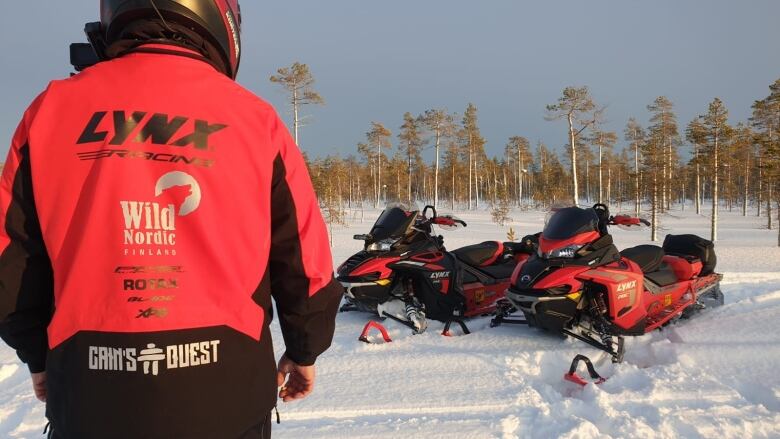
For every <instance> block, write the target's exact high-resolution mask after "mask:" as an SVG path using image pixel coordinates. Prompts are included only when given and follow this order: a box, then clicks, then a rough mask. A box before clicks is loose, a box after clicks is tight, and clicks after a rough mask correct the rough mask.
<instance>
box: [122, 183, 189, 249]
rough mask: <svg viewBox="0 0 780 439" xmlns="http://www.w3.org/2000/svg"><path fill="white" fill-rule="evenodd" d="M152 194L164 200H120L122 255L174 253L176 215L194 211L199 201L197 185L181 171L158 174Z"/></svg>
mask: <svg viewBox="0 0 780 439" xmlns="http://www.w3.org/2000/svg"><path fill="white" fill-rule="evenodd" d="M154 195H155V197H156V198H157V199H158V200H160V201H163V202H162V203H161V202H158V201H120V202H119V205H120V207H121V209H122V216H123V217H124V241H123V243H124V245H125V246H126V248H125V256H136V255H137V256H168V255H171V256H176V249H175V248H174V247H175V246H176V218H177V217H183V216H187V215H189V214H190V213H192V212H194V211H195V210H196V209H197V208H198V206H199V205H200V201H201V191H200V185H199V184H198V182H197V181H196V180H195V178H193V177H192V176H191V175H189V174H187V173H185V172H181V171H174V172H169V173H167V174H165V175H163V176H162V177H160V179H159V180H157V184H156V185H155V189H154ZM129 246H143V248H131V247H129Z"/></svg>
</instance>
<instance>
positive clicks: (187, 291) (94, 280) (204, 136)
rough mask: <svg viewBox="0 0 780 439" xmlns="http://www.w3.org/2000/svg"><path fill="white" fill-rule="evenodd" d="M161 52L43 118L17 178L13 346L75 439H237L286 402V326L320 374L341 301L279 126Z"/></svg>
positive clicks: (6, 320) (3, 195)
mask: <svg viewBox="0 0 780 439" xmlns="http://www.w3.org/2000/svg"><path fill="white" fill-rule="evenodd" d="M196 58H197V57H194V56H193V53H191V52H188V51H186V50H183V49H179V48H174V47H173V46H143V47H142V48H141V49H137V50H136V51H135V52H133V53H129V54H127V55H125V56H122V57H120V58H117V59H114V60H111V61H107V62H102V63H100V64H97V65H96V66H94V67H91V68H88V69H87V70H85V71H84V72H82V73H80V74H78V75H76V76H73V77H71V78H69V79H66V80H62V81H54V82H52V83H51V84H50V85H49V87H48V89H47V90H46V91H45V92H44V93H42V94H41V95H40V96H39V97H38V98H37V99H36V100H35V101H34V102H33V104H32V105H31V106H30V108H29V109H28V110H27V112H26V113H25V115H24V118H23V120H22V122H21V124H20V126H19V128H18V130H17V132H16V134H15V136H14V138H13V143H12V145H11V150H10V152H9V155H8V159H7V162H6V164H5V169H4V170H3V174H2V181H1V183H0V218H2V220H3V221H4V227H2V228H1V229H0V251H2V253H1V254H0V335H2V338H3V339H4V340H5V341H6V342H7V343H8V344H9V345H10V346H11V347H13V348H14V349H16V351H17V353H18V355H19V358H20V359H21V360H22V361H23V362H25V363H26V364H27V365H28V366H29V368H30V371H32V372H40V371H44V370H45V371H46V372H47V379H48V401H47V415H48V417H49V419H50V420H51V422H52V426H53V428H54V429H55V432H56V433H57V435H58V436H61V437H66V438H71V437H77V438H107V437H111V438H119V437H130V438H140V437H144V438H152V437H154V438H158V437H159V438H201V437H203V438H237V437H248V435H249V433H247V432H249V431H251V430H252V429H253V428H255V427H256V426H257V425H259V424H261V423H263V421H264V420H265V419H266V416H267V415H268V414H269V413H270V410H271V409H272V407H273V406H274V404H275V401H276V378H275V372H276V369H275V367H276V366H275V361H274V352H273V347H272V343H271V335H270V331H269V328H268V326H269V323H270V321H271V319H272V308H271V298H272V297H273V299H274V301H275V302H276V307H277V311H278V314H279V320H280V324H281V328H282V333H283V335H284V342H285V346H286V353H287V355H288V357H290V359H292V360H293V361H295V362H297V363H299V364H302V365H310V364H313V363H314V361H315V359H316V358H317V356H318V355H320V354H321V353H322V352H323V351H325V350H326V349H327V348H328V347H329V346H330V343H331V340H332V336H333V331H334V325H335V323H334V320H335V314H336V310H337V307H338V302H339V300H340V297H341V289H340V286H339V285H338V283H336V282H335V281H334V279H333V265H332V259H331V255H330V250H329V246H328V238H327V231H326V228H325V225H324V222H323V219H322V216H321V214H320V211H319V208H318V203H317V200H316V197H315V194H314V191H313V189H312V184H311V180H310V178H309V175H308V173H307V170H306V165H305V162H304V159H303V156H302V154H301V153H300V151H299V150H298V148H297V146H296V145H295V144H294V142H293V140H292V138H291V137H290V135H289V132H288V131H287V129H286V127H285V126H284V124H283V123H282V122H281V120H280V119H279V117H278V115H277V114H276V112H275V111H274V110H273V109H272V107H271V106H270V105H269V104H267V103H266V102H264V101H262V100H261V99H259V98H257V97H256V96H254V95H253V94H252V93H250V92H248V91H247V90H245V89H243V88H242V87H240V86H239V85H238V84H236V83H235V82H234V81H232V80H231V79H229V78H228V77H226V76H225V75H223V74H221V73H219V72H217V71H216V70H215V69H214V68H213V67H212V66H211V65H209V64H208V63H206V62H203V61H202V60H199V59H196Z"/></svg>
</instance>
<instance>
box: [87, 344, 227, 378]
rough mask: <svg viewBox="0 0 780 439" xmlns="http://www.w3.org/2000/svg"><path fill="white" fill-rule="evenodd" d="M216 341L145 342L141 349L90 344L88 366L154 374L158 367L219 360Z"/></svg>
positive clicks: (169, 367)
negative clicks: (169, 343)
mask: <svg viewBox="0 0 780 439" xmlns="http://www.w3.org/2000/svg"><path fill="white" fill-rule="evenodd" d="M219 343H220V341H219V340H209V341H203V342H195V343H186V344H178V345H171V346H166V347H165V348H160V347H157V345H155V344H154V343H149V344H147V345H146V347H145V348H143V349H136V348H113V347H106V346H90V347H89V369H90V370H104V371H115V372H142V373H143V374H144V375H152V376H157V375H159V374H160V371H161V370H172V369H183V368H187V367H198V366H205V365H207V364H214V363H217V362H219V352H218V351H219ZM163 368H164V369H163Z"/></svg>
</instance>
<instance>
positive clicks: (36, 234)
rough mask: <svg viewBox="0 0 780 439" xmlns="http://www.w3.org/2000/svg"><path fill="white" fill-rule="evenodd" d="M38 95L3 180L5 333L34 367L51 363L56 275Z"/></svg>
mask: <svg viewBox="0 0 780 439" xmlns="http://www.w3.org/2000/svg"><path fill="white" fill-rule="evenodd" d="M40 100H41V98H40V97H39V98H38V99H37V100H36V101H35V102H34V103H33V105H32V106H31V107H30V109H29V110H28V111H27V113H25V116H24V119H23V120H22V122H21V124H20V125H19V128H18V129H17V131H16V134H15V135H14V139H13V141H12V144H11V149H10V151H9V152H8V159H7V160H6V163H5V167H4V168H3V173H2V180H0V221H2V227H0V337H2V339H3V340H4V341H5V342H6V343H8V345H9V346H11V347H12V348H13V349H15V350H16V353H17V355H18V356H19V359H20V360H21V361H22V362H24V363H26V364H27V366H28V368H29V369H30V372H33V373H36V372H43V371H44V370H45V369H46V353H47V350H48V341H47V340H48V338H47V334H46V328H47V327H48V325H49V322H50V321H51V316H52V310H53V302H54V280H53V279H54V276H53V273H52V267H51V262H50V260H49V256H48V253H47V252H46V247H45V246H44V243H43V237H42V234H41V227H40V224H39V222H38V214H37V212H36V209H35V197H34V196H33V187H32V175H31V166H30V147H29V143H28V134H29V125H30V122H31V120H32V118H33V115H34V113H35V111H36V109H37V106H38V103H39V102H40Z"/></svg>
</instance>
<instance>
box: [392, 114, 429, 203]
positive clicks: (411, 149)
mask: <svg viewBox="0 0 780 439" xmlns="http://www.w3.org/2000/svg"><path fill="white" fill-rule="evenodd" d="M420 124H421V121H420V120H419V119H418V118H415V117H414V116H412V113H409V112H406V113H405V114H404V123H403V125H401V132H400V133H398V140H399V147H402V148H404V149H405V150H406V158H407V163H408V168H407V171H408V173H407V176H408V182H407V192H406V199H407V201H409V204H411V203H412V167H413V164H414V163H415V162H419V161H420V149H421V148H422V147H423V146H424V145H425V141H424V140H423V138H422V136H421V134H420Z"/></svg>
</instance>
